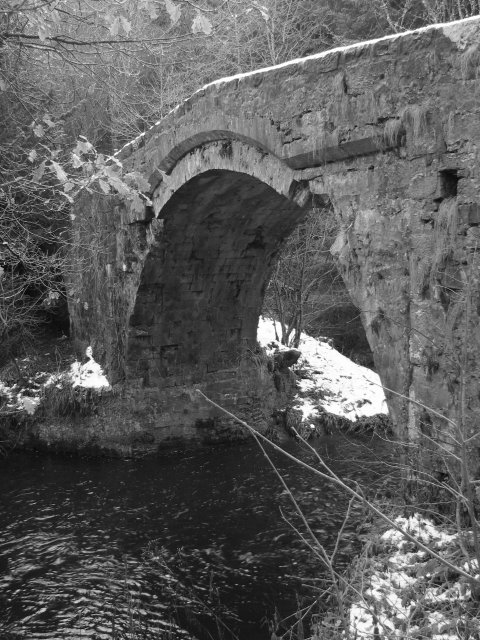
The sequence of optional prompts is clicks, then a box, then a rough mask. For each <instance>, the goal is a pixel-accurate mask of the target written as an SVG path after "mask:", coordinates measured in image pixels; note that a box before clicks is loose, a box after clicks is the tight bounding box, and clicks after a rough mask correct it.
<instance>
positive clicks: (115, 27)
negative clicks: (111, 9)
mask: <svg viewBox="0 0 480 640" xmlns="http://www.w3.org/2000/svg"><path fill="white" fill-rule="evenodd" d="M119 29H120V18H115V19H114V20H113V22H112V23H111V25H110V34H111V35H112V36H114V37H115V36H118V31H119Z"/></svg>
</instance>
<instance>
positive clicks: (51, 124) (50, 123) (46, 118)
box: [42, 113, 55, 129]
mask: <svg viewBox="0 0 480 640" xmlns="http://www.w3.org/2000/svg"><path fill="white" fill-rule="evenodd" d="M42 120H43V121H44V123H45V124H46V125H47V127H48V128H49V129H51V128H52V127H54V126H55V123H54V122H53V121H52V119H51V118H50V116H49V114H48V113H46V114H45V115H44V116H43V118H42Z"/></svg>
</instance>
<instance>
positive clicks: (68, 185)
mask: <svg viewBox="0 0 480 640" xmlns="http://www.w3.org/2000/svg"><path fill="white" fill-rule="evenodd" d="M74 187H75V184H74V183H73V182H65V184H64V185H63V190H64V192H65V193H68V192H69V191H71V190H72V189H73V188H74Z"/></svg>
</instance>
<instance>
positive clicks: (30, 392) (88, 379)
mask: <svg viewBox="0 0 480 640" xmlns="http://www.w3.org/2000/svg"><path fill="white" fill-rule="evenodd" d="M86 356H87V358H88V361H87V362H85V363H84V364H81V363H80V362H77V361H75V362H73V363H72V364H71V365H70V369H68V370H67V371H62V372H60V373H54V374H50V373H47V372H44V371H38V372H36V373H35V374H33V375H32V376H29V377H27V378H26V380H25V381H23V382H22V383H21V384H20V383H19V382H17V383H15V384H12V385H11V386H8V385H7V384H5V383H4V382H2V381H1V380H0V413H15V412H17V411H25V412H26V413H28V414H29V415H33V414H34V413H35V411H36V410H37V408H38V407H39V405H40V403H41V399H42V395H43V393H44V391H45V389H48V388H49V387H52V386H55V387H57V389H62V388H63V387H64V385H67V384H68V385H71V386H72V387H73V388H75V387H78V388H82V389H97V390H102V389H103V390H106V389H109V388H110V383H109V382H108V380H107V378H106V377H105V375H104V373H103V370H102V367H101V366H100V365H99V364H98V362H95V360H94V359H93V354H92V349H91V347H88V349H87V350H86ZM24 360H25V361H28V360H29V358H28V357H27V358H25V359H24ZM2 397H3V400H4V401H3V406H2Z"/></svg>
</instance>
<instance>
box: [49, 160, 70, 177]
mask: <svg viewBox="0 0 480 640" xmlns="http://www.w3.org/2000/svg"><path fill="white" fill-rule="evenodd" d="M52 168H53V170H54V171H55V174H56V176H57V179H58V180H59V182H67V180H68V176H67V174H66V173H65V171H64V170H63V169H62V167H61V166H60V165H59V164H58V162H54V161H53V160H52Z"/></svg>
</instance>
